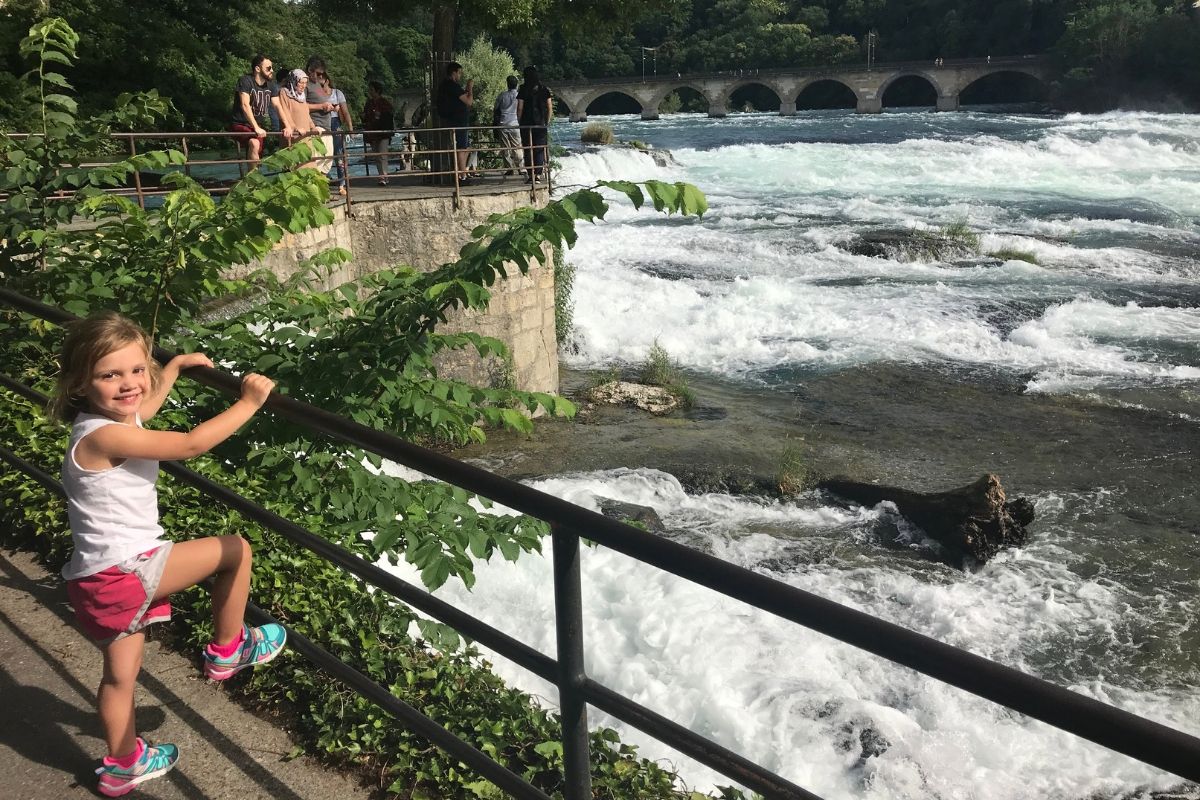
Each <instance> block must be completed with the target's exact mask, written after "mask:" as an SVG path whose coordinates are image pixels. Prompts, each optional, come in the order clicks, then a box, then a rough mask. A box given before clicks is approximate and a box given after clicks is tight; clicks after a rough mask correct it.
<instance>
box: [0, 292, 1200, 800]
mask: <svg viewBox="0 0 1200 800" xmlns="http://www.w3.org/2000/svg"><path fill="white" fill-rule="evenodd" d="M0 301H3V302H5V303H7V304H9V305H11V306H13V307H15V308H17V309H19V310H21V311H24V312H26V313H29V314H33V315H34V316H37V317H40V318H42V319H45V320H48V321H50V322H54V323H57V324H62V323H65V322H69V321H70V320H71V319H74V317H73V316H72V315H70V314H68V313H66V312H64V311H61V310H59V309H55V308H51V307H49V306H46V305H44V304H42V303H39V302H37V301H34V300H31V299H29V298H26V297H23V296H21V295H19V294H16V293H14V292H11V291H9V290H6V289H0ZM170 355H171V354H169V353H166V352H163V351H156V353H155V357H156V358H158V359H159V360H160V361H164V362H165V360H166V359H168V358H169V357H170ZM188 374H189V377H192V378H194V379H196V380H198V381H199V382H201V383H204V384H206V385H208V386H212V387H215V388H218V389H221V390H223V391H226V392H228V393H231V394H234V395H236V394H237V393H238V391H239V383H240V382H239V380H238V379H237V378H235V377H234V376H231V375H227V374H225V373H222V372H219V371H217V370H213V369H207V368H195V369H192V370H189V371H188ZM4 383H5V385H9V382H8V381H4ZM266 407H267V408H268V409H269V410H271V411H272V412H273V413H276V414H278V415H280V416H282V417H284V418H286V419H288V420H290V421H292V422H296V423H298V424H301V425H304V426H306V427H308V428H310V429H312V430H314V431H318V432H321V433H324V434H326V435H330V436H334V437H335V438H338V439H340V440H341V441H343V442H345V443H347V444H351V445H353V446H356V447H361V448H363V449H364V450H367V451H370V452H372V453H375V454H377V455H380V456H383V457H385V458H388V459H391V460H394V461H397V462H399V463H402V464H405V465H407V466H409V467H412V468H414V469H417V470H420V471H421V472H423V473H425V474H427V475H429V476H431V477H434V478H438V479H441V480H444V481H447V482H448V483H452V484H454V485H457V486H459V487H461V488H464V489H467V490H469V491H472V492H474V493H476V494H479V495H482V496H484V497H488V498H490V499H492V500H494V501H496V502H500V503H503V504H504V505H506V506H508V507H510V508H513V509H515V510H517V511H521V512H523V513H525V514H528V515H530V516H533V517H536V518H538V519H541V520H544V521H546V522H548V523H550V525H551V529H552V532H553V534H552V535H553V537H554V539H553V543H554V559H555V565H554V575H555V599H556V607H555V613H556V617H557V619H558V626H557V627H558V651H559V659H558V662H557V669H556V671H555V677H556V679H557V683H558V688H559V692H560V707H561V709H562V711H563V713H562V721H563V745H564V758H565V761H566V764H567V767H568V771H567V775H566V781H567V783H566V785H567V792H566V796H567V798H568V800H581V799H582V798H585V797H590V788H589V787H590V778H589V777H588V775H587V773H586V765H587V763H588V760H587V751H586V747H587V728H586V706H585V705H584V704H585V703H587V702H590V703H593V704H595V705H597V706H598V707H601V708H604V709H605V710H606V711H608V712H609V713H612V714H614V716H617V717H618V718H620V719H623V720H624V721H626V722H628V723H629V724H631V725H634V726H635V727H638V728H639V729H641V730H643V731H646V732H648V733H650V734H651V735H652V736H656V737H659V736H661V737H662V741H664V742H666V743H668V744H671V745H672V746H677V747H678V746H680V740H678V739H676V738H675V736H676V734H680V733H681V731H682V732H683V733H686V734H687V735H686V737H685V738H684V740H683V741H684V742H685V743H686V744H687V745H688V746H691V745H692V744H694V743H695V742H697V741H698V742H701V743H706V744H707V745H708V747H709V748H712V750H711V751H705V752H704V753H703V755H705V758H700V759H699V760H701V761H702V763H705V764H707V765H708V766H710V767H712V768H713V769H716V770H717V771H718V772H720V773H722V774H724V775H727V776H729V777H732V778H733V779H734V780H737V781H739V782H740V783H743V785H746V786H748V787H749V788H751V789H754V790H755V791H759V792H762V793H763V794H765V795H767V796H770V797H805V798H808V797H812V795H810V794H809V793H807V792H805V791H804V790H803V789H800V788H799V787H795V786H793V785H792V784H790V783H788V782H787V781H785V780H784V779H782V778H780V777H779V776H776V775H773V774H772V773H770V772H768V771H766V770H763V769H762V768H761V767H757V766H755V767H754V770H753V771H752V774H745V772H744V770H743V767H744V765H743V764H741V763H737V764H735V763H730V762H728V760H727V759H726V758H725V757H724V753H727V752H728V751H724V752H719V751H722V750H723V748H718V746H716V745H715V744H713V743H711V742H707V740H705V739H703V738H702V737H699V736H697V735H696V734H693V733H691V732H690V731H683V730H682V729H681V727H680V726H674V727H671V726H672V725H673V723H668V725H667V726H662V725H661V724H659V723H661V722H662V721H663V720H662V718H661V717H659V716H658V715H656V714H654V713H653V712H649V713H650V714H651V715H653V716H651V717H644V716H642V715H641V714H640V712H645V711H648V709H643V708H642V707H640V706H638V705H637V704H635V703H633V702H632V701H630V700H628V699H627V698H622V697H620V696H619V695H616V693H611V692H609V690H606V689H604V687H602V686H600V685H599V684H596V683H595V682H594V681H591V680H590V679H589V678H587V676H586V675H585V674H584V673H583V670H582V664H581V663H577V662H576V655H577V654H579V653H581V652H582V631H581V630H580V623H579V619H580V615H581V611H580V608H579V606H578V600H579V597H578V592H579V589H578V580H579V575H578V537H580V536H582V537H585V538H587V539H589V540H592V541H594V542H597V543H599V544H601V545H604V546H607V547H610V548H612V549H615V550H617V551H619V552H621V553H624V554H626V555H629V556H631V557H633V558H635V559H638V560H640V561H643V562H645V563H648V564H653V565H655V566H658V567H659V568H661V569H663V570H665V571H667V572H670V573H672V574H674V575H677V576H680V577H683V578H686V579H688V580H690V581H693V582H695V583H698V584H700V585H702V586H706V587H708V588H710V589H712V590H714V591H717V592H720V593H722V594H725V595H727V596H729V597H733V598H735V599H738V600H742V601H743V602H746V603H748V604H750V605H753V606H755V607H757V608H760V609H763V610H765V611H769V612H771V613H773V614H775V615H777V616H780V617H782V618H784V619H787V620H790V621H793V622H796V623H798V624H801V625H803V626H805V627H808V628H810V629H812V630H816V631H818V632H821V633H824V634H826V635H829V636H831V637H833V638H835V639H838V640H839V641H842V642H846V643H848V644H851V645H854V646H855V647H858V648H860V649H863V650H866V651H868V652H871V653H874V654H876V655H879V656H882V657H883V658H886V659H888V660H890V661H893V662H894V663H897V664H901V665H903V666H907V667H910V668H912V669H915V670H917V671H919V672H921V673H923V674H925V675H928V676H930V677H934V678H937V679H939V680H941V681H944V682H946V683H950V684H952V685H954V686H957V687H959V688H961V689H965V690H967V691H969V692H971V693H973V694H976V695H978V696H980V697H984V698H986V699H989V700H992V701H993V702H996V703H999V704H1001V705H1004V706H1006V707H1008V708H1011V709H1013V710H1016V711H1019V712H1021V713H1023V714H1026V715H1028V716H1031V717H1033V718H1035V719H1039V720H1041V721H1043V722H1047V723H1049V724H1050V725H1053V726H1055V727H1058V728H1060V729H1062V730H1065V731H1068V732H1070V733H1073V734H1075V735H1077V736H1080V737H1082V738H1085V739H1088V740H1090V741H1093V742H1096V743H1098V744H1101V745H1103V746H1105V747H1108V748H1110V749H1112V750H1115V751H1117V752H1120V753H1123V754H1125V755H1128V756H1132V757H1133V758H1136V759H1138V760H1140V761H1143V762H1145V763H1147V764H1150V765H1152V766H1155V767H1158V768H1160V769H1163V770H1166V771H1168V772H1172V773H1174V774H1176V775H1179V776H1180V777H1183V778H1185V779H1188V780H1193V781H1200V739H1198V738H1196V737H1194V736H1191V735H1188V734H1186V733H1183V732H1181V731H1177V730H1174V729H1172V728H1169V727H1167V726H1165V725H1162V724H1160V723H1157V722H1153V721H1151V720H1147V719H1144V718H1142V717H1138V716H1136V715H1134V714H1131V713H1129V712H1126V711H1122V710H1120V709H1117V708H1114V707H1112V706H1109V705H1106V704H1104V703H1101V702H1099V701H1097V700H1094V699H1092V698H1089V697H1085V696H1083V695H1080V694H1078V693H1076V692H1072V691H1070V690H1067V689H1064V688H1062V687H1059V686H1056V685H1054V684H1051V683H1049V682H1047V681H1044V680H1041V679H1039V678H1035V677H1033V676H1031V675H1026V674H1025V673H1022V672H1020V671H1018V670H1015V669H1012V668H1010V667H1005V666H1003V665H1001V664H997V663H995V662H993V661H990V660H988V659H985V658H983V657H981V656H978V655H975V654H973V653H970V652H968V651H965V650H961V649H959V648H956V647H952V646H950V645H946V644H944V643H942V642H939V641H937V640H935V639H932V638H930V637H927V636H924V635H921V634H918V633H915V632H913V631H909V630H907V629H905V628H902V627H900V626H898V625H894V624H892V623H889V622H885V621H883V620H880V619H877V618H875V617H872V616H870V615H869V614H865V613H863V612H860V611H855V610H853V609H850V608H847V607H845V606H842V605H839V604H837V603H834V602H832V601H829V600H826V599H824V598H821V597H817V596H815V595H812V594H810V593H808V592H805V591H802V590H800V589H796V588H795V587H792V586H789V585H787V584H785V583H782V582H780V581H776V580H773V579H771V578H768V577H765V576H762V575H758V574H756V573H754V572H751V571H750V570H747V569H744V568H742V567H738V566H735V565H733V564H730V563H727V562H724V561H721V560H720V559H717V558H714V557H712V556H709V555H705V554H703V553H699V552H697V551H694V550H692V549H690V548H688V547H685V546H683V545H679V544H677V543H675V542H671V541H668V540H666V539H661V538H659V537H653V536H649V537H648V536H646V535H645V533H644V532H643V531H641V530H639V529H637V528H634V527H632V526H629V525H626V524H624V523H620V522H617V521H615V520H612V519H609V518H607V517H605V516H603V515H601V514H597V513H595V512H592V511H589V510H587V509H584V508H581V507H579V506H575V505H573V504H571V503H569V502H567V501H565V500H562V499H559V498H556V497H553V496H551V495H548V494H545V493H543V492H540V491H538V490H536V489H533V488H531V487H528V486H524V485H522V484H519V483H516V482H514V481H511V480H508V479H506V478H503V477H501V476H498V475H495V474H492V473H489V472H487V471H485V470H482V469H479V468H477V467H473V466H470V465H468V464H464V463H462V462H459V461H457V460H455V459H453V458H451V457H449V456H446V455H443V454H440V453H436V452H432V451H429V450H425V449H424V448H421V447H418V446H416V445H413V444H411V443H409V442H405V441H403V440H401V439H399V438H397V437H395V436H393V435H391V434H388V433H384V432H380V431H376V430H373V429H371V428H368V427H366V426H363V425H360V424H358V423H355V422H353V421H351V420H348V419H345V418H342V417H338V416H337V415H334V414H331V413H330V412H327V411H324V410H322V409H319V408H315V407H313V406H309V405H307V404H305V403H302V402H299V401H297V400H294V399H292V398H289V397H286V396H282V395H272V397H271V399H270V400H268V402H267V404H266ZM225 491H227V490H225ZM246 502H248V501H246ZM264 511H265V509H264ZM267 513H268V514H269V513H270V512H267ZM284 522H286V521H284ZM287 524H289V525H290V524H291V523H287ZM326 544H327V543H326ZM416 591H418V592H419V591H420V590H416ZM560 601H561V602H564V603H567V604H571V605H572V606H573V607H568V608H564V607H561V606H559V605H558V603H559V602H560ZM414 605H415V603H414ZM460 613H461V612H460ZM479 624H480V625H482V624H483V623H479ZM464 632H465V631H464ZM501 635H503V634H501ZM480 641H484V640H483V639H482V638H480ZM489 646H492V645H489ZM493 649H495V650H496V652H498V653H500V654H501V655H504V656H505V657H513V658H518V659H519V658H524V659H525V660H527V661H530V662H531V663H533V665H534V666H540V667H541V668H543V669H544V668H545V667H546V666H547V663H546V661H542V660H541V659H547V660H549V659H548V657H546V656H544V655H541V654H538V655H539V656H540V658H536V657H531V656H530V654H529V653H528V652H521V651H510V652H513V653H515V655H510V653H509V652H505V650H507V649H508V648H507V647H506V648H503V649H501V648H499V647H493ZM526 649H527V648H526ZM518 663H520V662H519V661H518ZM552 663H553V662H552ZM534 671H535V672H538V670H534ZM538 674H540V672H539V673H538ZM568 712H569V713H568ZM702 749H703V748H702ZM684 752H688V751H687V750H684ZM689 755H693V753H691V752H689ZM694 757H695V756H694ZM741 761H743V762H745V759H742V760H741ZM746 763H749V762H746ZM581 765H582V766H583V767H584V769H582V770H581V769H580V766H581ZM581 773H582V774H581Z"/></svg>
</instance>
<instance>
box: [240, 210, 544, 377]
mask: <svg viewBox="0 0 1200 800" xmlns="http://www.w3.org/2000/svg"><path fill="white" fill-rule="evenodd" d="M545 199H546V198H545V192H544V191H543V190H539V192H538V202H539V203H544V202H545ZM528 204H529V194H528V191H527V190H526V191H510V192H502V193H497V194H470V195H462V196H461V197H460V199H459V203H458V207H457V208H456V207H455V204H454V198H453V197H450V196H439V197H428V196H426V197H406V198H397V199H387V200H370V201H366V202H356V203H354V205H353V207H352V213H350V214H347V213H346V208H345V206H339V207H338V208H336V209H334V214H335V218H334V221H333V223H331V224H330V225H326V226H324V227H322V228H317V229H314V230H311V231H306V232H305V233H303V234H298V235H289V236H286V237H285V238H284V239H283V240H282V241H281V242H280V243H279V244H278V245H277V246H276V247H275V249H274V250H273V251H272V252H271V254H270V255H269V256H268V257H267V258H265V259H263V261H262V262H261V263H260V264H259V265H256V267H257V266H265V267H267V268H268V269H270V270H271V271H272V272H273V273H275V274H276V275H278V276H279V277H281V278H286V277H288V276H289V275H292V274H294V273H295V271H296V270H297V269H298V268H299V264H300V263H301V262H302V261H303V260H304V259H305V258H308V257H310V256H312V255H313V254H314V253H317V252H319V251H321V250H323V249H327V248H329V247H344V248H346V249H347V250H349V251H350V252H351V253H353V258H352V260H351V261H350V262H349V263H347V264H344V265H343V266H342V268H341V269H340V270H339V271H338V272H337V273H335V274H334V275H331V276H330V278H329V279H328V281H327V282H326V283H327V285H329V286H335V285H338V284H341V283H345V282H346V281H348V280H354V279H356V278H359V277H362V276H364V275H367V274H369V273H372V272H377V271H379V270H383V269H389V268H391V267H394V266H397V265H402V264H406V265H408V266H412V267H415V268H416V269H419V270H431V269H434V268H436V267H438V266H440V265H442V264H443V263H445V262H447V261H453V260H455V259H457V258H458V250H459V248H461V247H462V246H463V245H464V244H466V242H467V241H468V240H469V238H470V234H471V230H472V229H474V228H475V227H476V226H477V225H479V224H480V223H482V222H484V221H485V220H486V219H487V217H488V216H489V215H491V214H495V213H503V212H506V211H511V210H513V209H515V208H519V207H521V206H524V205H528ZM507 267H508V269H507V271H508V276H509V277H508V278H507V279H505V280H499V281H497V282H496V283H495V284H493V285H492V286H491V287H489V288H490V291H491V293H492V300H491V303H490V304H489V307H488V309H487V311H485V312H483V313H479V312H459V313H457V314H455V315H452V316H451V318H450V320H449V321H448V322H447V323H446V324H445V325H443V326H442V327H441V330H442V331H443V332H445V333H457V332H462V331H473V332H475V333H478V334H480V335H483V336H490V337H493V338H496V339H499V340H500V341H502V342H504V343H505V344H506V345H507V346H508V348H509V351H510V354H511V357H512V359H511V363H509V364H505V363H502V362H500V361H499V360H498V359H490V360H489V361H490V363H485V362H484V361H483V360H482V359H480V358H479V357H478V355H476V354H475V353H474V351H470V352H468V351H459V352H457V353H449V354H446V357H445V358H444V359H443V360H442V363H441V365H440V366H441V369H442V370H443V371H444V374H448V375H452V376H453V377H455V378H458V379H460V380H464V381H467V382H469V383H472V384H475V385H481V386H497V385H508V386H511V387H513V388H516V389H522V390H525V391H538V392H557V391H558V344H557V342H556V340H555V331H554V269H553V265H552V264H551V257H550V251H549V249H547V251H546V260H545V263H544V264H538V265H535V266H532V267H531V269H530V270H529V272H528V273H527V274H525V275H522V274H521V271H520V269H519V268H518V267H517V266H516V265H515V264H509V265H507Z"/></svg>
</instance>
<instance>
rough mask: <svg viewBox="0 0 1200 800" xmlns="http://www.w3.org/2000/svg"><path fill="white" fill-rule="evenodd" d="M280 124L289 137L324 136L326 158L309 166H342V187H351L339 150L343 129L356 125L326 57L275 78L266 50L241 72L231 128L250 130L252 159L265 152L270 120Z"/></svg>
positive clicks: (339, 171) (338, 174)
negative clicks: (248, 67)
mask: <svg viewBox="0 0 1200 800" xmlns="http://www.w3.org/2000/svg"><path fill="white" fill-rule="evenodd" d="M268 125H269V126H271V127H272V128H273V129H274V130H278V131H279V132H280V133H281V134H282V135H283V138H284V140H285V141H286V142H287V143H289V144H290V143H291V142H294V141H297V140H299V139H302V138H305V137H307V136H317V137H320V138H321V141H322V144H323V145H324V148H325V153H326V156H325V157H324V158H315V159H313V160H312V161H310V162H308V163H307V164H305V165H304V166H307V167H315V168H318V169H324V170H325V171H328V170H329V169H330V167H333V169H334V170H335V172H336V178H335V180H336V182H337V184H338V190H339V191H340V192H341V193H342V194H345V193H346V175H345V172H344V170H343V169H342V162H341V158H339V156H340V155H341V151H342V147H343V144H342V141H343V137H341V136H334V135H333V134H334V133H335V132H337V131H339V130H343V129H344V130H345V131H347V132H349V131H353V130H354V121H353V119H352V118H351V116H350V110H349V108H348V106H347V104H346V96H345V95H344V94H343V93H342V91H341V90H340V89H338V88H336V87H335V86H334V85H333V79H332V78H331V77H330V76H329V70H328V68H327V67H326V66H325V62H324V60H322V59H320V58H317V57H313V58H310V59H309V60H308V63H307V64H306V65H305V66H304V69H293V70H290V71H288V73H287V74H286V75H284V76H283V79H282V81H276V79H275V65H274V63H273V62H272V61H271V59H270V58H268V57H267V56H264V55H262V54H259V55H256V56H254V58H252V59H250V72H248V73H247V74H245V75H243V76H242V77H240V78H238V82H237V85H236V86H235V87H234V90H233V107H232V108H231V109H230V122H229V130H231V131H233V132H235V133H240V134H244V135H245V136H246V141H247V150H248V156H249V161H250V163H251V165H252V166H253V165H254V164H257V163H258V161H259V159H261V158H262V152H263V146H264V145H265V143H266V140H267V126H268Z"/></svg>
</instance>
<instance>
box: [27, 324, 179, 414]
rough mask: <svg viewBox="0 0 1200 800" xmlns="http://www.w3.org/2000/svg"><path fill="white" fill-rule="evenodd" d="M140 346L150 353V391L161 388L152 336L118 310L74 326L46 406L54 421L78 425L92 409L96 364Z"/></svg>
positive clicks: (147, 358)
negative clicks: (89, 391)
mask: <svg viewBox="0 0 1200 800" xmlns="http://www.w3.org/2000/svg"><path fill="white" fill-rule="evenodd" d="M134 343H137V344H140V345H141V346H142V348H143V349H144V350H145V351H146V361H147V365H148V366H149V369H150V390H151V391H152V392H153V391H155V390H156V389H158V385H159V379H160V374H161V373H160V369H159V366H158V362H157V361H155V360H154V359H153V358H152V357H151V355H150V351H151V349H152V346H153V345H152V342H151V340H150V335H149V334H148V333H146V332H145V331H144V330H142V327H141V326H140V325H138V324H137V323H136V322H134V321H133V320H131V319H129V318H128V317H123V316H121V315H120V314H118V313H116V312H115V311H102V312H100V313H98V314H92V315H91V316H89V317H88V318H87V319H81V320H79V321H77V322H73V323H71V324H70V325H69V326H68V327H67V338H66V339H65V340H64V341H63V348H62V355H60V356H59V358H58V368H59V369H58V384H57V385H56V386H55V387H54V394H53V395H52V396H51V398H50V402H49V403H48V404H47V406H46V411H47V412H48V413H49V414H50V416H51V417H52V418H54V419H57V420H61V421H62V422H74V420H75V416H76V415H77V414H79V412H81V411H86V410H87V407H88V400H87V388H88V384H89V383H90V382H91V379H92V371H93V370H94V369H95V368H96V362H97V361H99V360H100V359H102V358H104V357H105V356H106V355H108V354H109V353H112V352H114V351H117V350H120V349H121V348H122V347H125V346H126V345H130V344H134Z"/></svg>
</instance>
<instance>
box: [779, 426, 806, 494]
mask: <svg viewBox="0 0 1200 800" xmlns="http://www.w3.org/2000/svg"><path fill="white" fill-rule="evenodd" d="M775 482H776V484H777V485H778V486H779V493H780V494H782V495H784V496H785V497H788V496H791V495H795V494H799V493H800V492H802V491H804V490H805V489H808V488H809V487H811V486H812V485H813V484H814V483H815V482H816V475H815V473H814V472H813V471H812V469H811V468H810V467H809V458H808V451H807V448H805V447H804V445H803V444H801V443H800V441H798V440H790V439H789V440H787V443H786V444H785V445H784V447H783V452H782V453H780V455H779V469H778V471H777V472H776V474H775Z"/></svg>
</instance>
